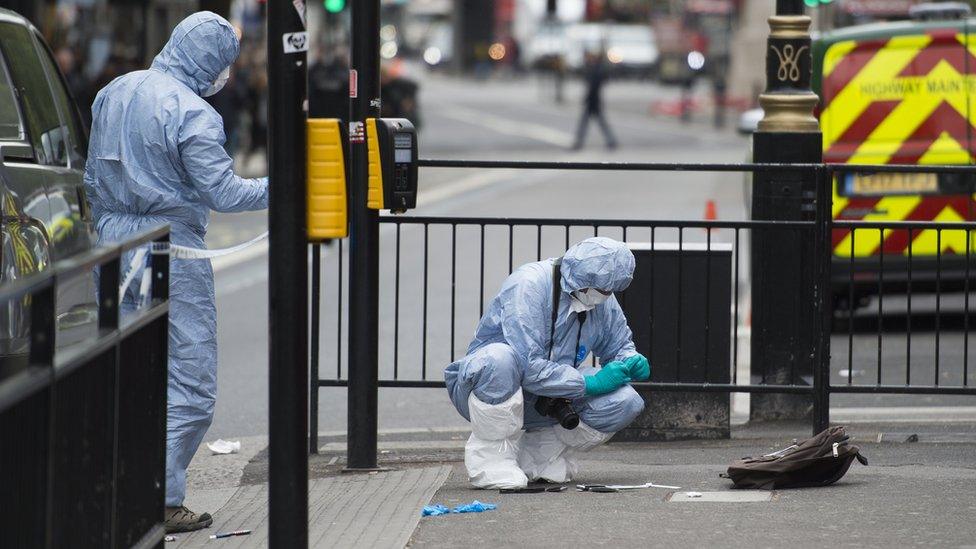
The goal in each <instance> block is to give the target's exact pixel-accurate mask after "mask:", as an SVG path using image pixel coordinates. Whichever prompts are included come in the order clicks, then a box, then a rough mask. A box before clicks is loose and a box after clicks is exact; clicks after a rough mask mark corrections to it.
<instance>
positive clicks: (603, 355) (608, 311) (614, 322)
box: [593, 295, 637, 366]
mask: <svg viewBox="0 0 976 549" xmlns="http://www.w3.org/2000/svg"><path fill="white" fill-rule="evenodd" d="M601 307H602V309H603V311H601V312H602V313H603V317H604V318H603V322H602V324H603V332H602V333H601V334H600V339H599V340H598V341H597V343H596V345H594V346H593V353H594V354H595V355H596V356H598V357H600V365H601V366H602V365H604V364H607V363H610V362H613V361H615V360H625V359H627V358H629V357H631V356H634V355H636V354H637V349H636V347H634V334H633V333H632V332H631V331H630V326H628V325H627V317H626V316H624V312H623V310H622V309H621V308H620V304H619V303H617V296H615V295H612V296H610V298H609V299H607V300H606V302H604V303H603V305H602V306H601Z"/></svg>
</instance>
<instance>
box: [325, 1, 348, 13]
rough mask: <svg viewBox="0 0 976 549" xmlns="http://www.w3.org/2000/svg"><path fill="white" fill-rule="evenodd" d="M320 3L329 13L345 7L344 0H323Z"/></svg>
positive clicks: (337, 11)
mask: <svg viewBox="0 0 976 549" xmlns="http://www.w3.org/2000/svg"><path fill="white" fill-rule="evenodd" d="M322 5H323V6H325V11H327V12H329V13H339V12H340V11H342V10H343V9H344V8H345V7H346V0H323V2H322Z"/></svg>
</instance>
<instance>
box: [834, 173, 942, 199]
mask: <svg viewBox="0 0 976 549" xmlns="http://www.w3.org/2000/svg"><path fill="white" fill-rule="evenodd" d="M846 187H847V189H846V190H847V194H848V195H849V196H882V195H887V194H928V193H937V192H939V178H938V177H937V176H936V174H934V173H872V174H861V173H854V174H847V185H846Z"/></svg>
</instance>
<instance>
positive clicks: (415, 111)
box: [380, 60, 420, 129]
mask: <svg viewBox="0 0 976 549" xmlns="http://www.w3.org/2000/svg"><path fill="white" fill-rule="evenodd" d="M418 88H419V86H418V85H417V82H415V81H414V80H412V79H410V78H408V77H407V76H406V75H405V74H404V68H403V62H402V61H400V60H397V61H394V62H393V63H391V64H388V65H387V64H384V65H382V66H381V67H380V99H381V101H380V105H381V107H380V112H381V115H382V116H383V117H386V118H406V119H407V120H409V121H411V122H413V125H414V127H415V128H417V129H420V108H419V106H418V104H417V90H418Z"/></svg>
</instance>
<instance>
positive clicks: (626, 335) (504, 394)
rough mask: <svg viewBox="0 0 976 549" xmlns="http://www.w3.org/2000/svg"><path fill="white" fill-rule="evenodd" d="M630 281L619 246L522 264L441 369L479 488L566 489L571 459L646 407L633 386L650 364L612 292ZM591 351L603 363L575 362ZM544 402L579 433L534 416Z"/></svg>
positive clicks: (592, 246)
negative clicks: (549, 485) (466, 427)
mask: <svg viewBox="0 0 976 549" xmlns="http://www.w3.org/2000/svg"><path fill="white" fill-rule="evenodd" d="M633 274H634V256H633V254H632V253H631V252H630V250H629V249H627V247H626V245H624V244H623V243H621V242H617V241H615V240H611V239H609V238H602V237H596V238H589V239H586V240H584V241H582V242H580V243H579V244H576V245H575V246H573V247H572V248H570V249H569V250H568V251H567V252H566V255H565V256H563V257H562V258H553V259H547V260H545V261H539V262H534V263H528V264H526V265H522V266H521V267H519V268H518V269H517V270H516V271H515V272H514V273H512V274H511V275H510V276H509V277H508V278H507V279H506V280H505V282H504V283H503V284H502V288H501V291H500V292H499V293H498V295H497V296H495V298H494V299H492V301H491V304H490V305H489V306H488V309H487V311H486V312H485V315H484V316H483V317H482V318H481V322H480V323H479V325H478V330H477V332H476V334H475V337H474V340H473V341H472V342H471V345H470V346H469V347H468V352H467V354H466V355H465V356H464V357H463V358H461V359H460V360H458V361H456V362H454V363H452V364H451V365H450V366H448V367H447V369H446V370H445V371H444V379H445V381H446V383H447V390H448V392H449V393H450V397H451V401H452V402H453V403H454V406H455V407H456V408H457V410H458V412H459V413H460V414H461V415H462V416H464V418H465V419H467V420H468V421H470V422H471V436H470V438H469V439H468V442H467V444H466V445H465V451H464V464H465V466H466V467H467V470H468V477H469V478H470V479H471V483H472V484H473V485H474V486H475V487H477V488H521V487H524V486H526V485H527V483H528V482H529V481H536V480H546V481H551V482H567V481H569V480H571V479H572V478H573V477H574V476H575V475H576V473H577V469H578V466H577V462H576V454H577V453H578V452H582V451H586V450H589V449H591V448H593V447H595V446H598V445H600V444H602V443H604V442H606V441H607V440H609V439H610V437H611V436H613V434H614V433H616V432H617V431H619V430H621V429H623V428H624V427H626V426H627V425H629V424H630V423H631V422H632V421H633V420H634V419H635V418H636V417H637V416H638V414H640V413H641V411H642V410H643V409H644V401H643V399H642V398H641V397H640V395H638V394H637V392H636V391H635V390H634V389H633V388H632V387H630V385H629V383H630V381H632V380H633V381H645V380H647V379H648V378H649V377H650V365H649V364H648V362H647V359H646V358H644V357H643V356H642V355H640V354H639V353H637V351H636V350H635V349H634V342H633V338H632V334H631V331H630V328H628V327H627V320H626V318H625V317H624V314H623V311H622V310H621V309H620V305H619V304H618V303H617V300H616V299H615V297H614V295H613V292H619V291H622V290H624V289H626V288H627V286H629V285H630V282H631V280H632V279H633ZM591 352H592V353H593V354H594V355H595V356H596V357H598V358H599V360H600V364H601V367H600V368H594V367H590V366H582V364H583V363H584V362H585V360H586V358H587V356H588V355H589V353H591ZM540 397H545V398H546V399H548V400H545V401H544V402H545V403H547V404H556V406H555V408H562V409H563V411H564V412H565V406H566V405H568V406H569V407H570V408H571V413H575V414H576V415H578V416H579V424H578V426H576V427H575V428H566V427H563V426H562V425H560V422H559V420H558V419H557V418H556V417H554V416H557V417H558V414H555V413H547V414H546V415H543V414H542V413H540V409H541V410H542V411H547V409H546V407H544V406H537V401H538V400H539V399H540ZM537 408H538V409H537ZM552 408H553V407H552V406H550V407H549V409H550V410H551V409H552ZM564 417H565V416H564ZM572 423H573V421H568V422H567V421H564V422H563V425H569V426H571V425H572ZM523 429H524V432H523Z"/></svg>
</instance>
